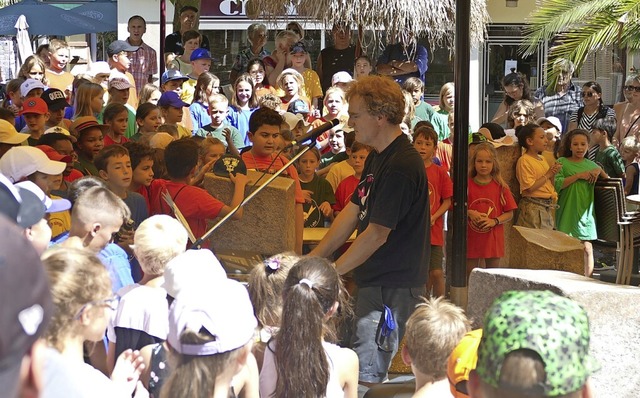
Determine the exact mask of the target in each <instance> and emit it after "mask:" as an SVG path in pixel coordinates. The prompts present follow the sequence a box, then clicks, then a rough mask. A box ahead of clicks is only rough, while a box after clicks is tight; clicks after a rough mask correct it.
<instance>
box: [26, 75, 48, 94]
mask: <svg viewBox="0 0 640 398" xmlns="http://www.w3.org/2000/svg"><path fill="white" fill-rule="evenodd" d="M36 88H41V89H42V90H43V91H44V90H46V89H47V88H46V87H45V86H44V84H42V82H41V81H40V80H36V79H27V80H25V81H24V82H23V83H22V84H21V85H20V96H22V97H26V96H27V94H29V92H30V91H31V90H35V89H36Z"/></svg>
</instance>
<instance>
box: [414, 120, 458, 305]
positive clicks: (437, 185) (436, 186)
mask: <svg viewBox="0 0 640 398" xmlns="http://www.w3.org/2000/svg"><path fill="white" fill-rule="evenodd" d="M413 146H414V148H416V150H417V151H418V153H419V154H420V157H421V158H422V161H423V162H424V168H425V170H426V171H427V184H428V185H429V210H430V211H431V258H430V259H429V278H428V279H427V294H429V293H430V292H431V289H432V288H433V296H435V297H439V296H444V294H445V286H444V273H443V267H442V260H443V259H444V252H443V246H444V232H443V231H444V218H443V216H444V213H446V212H447V210H448V209H449V206H451V197H452V196H453V182H452V181H451V178H450V177H449V175H448V174H447V172H446V170H445V169H444V168H443V167H442V166H438V165H437V164H435V163H433V157H434V155H435V153H436V148H437V146H438V134H437V133H436V131H435V130H434V129H432V128H429V127H419V128H417V129H416V131H415V133H413Z"/></svg>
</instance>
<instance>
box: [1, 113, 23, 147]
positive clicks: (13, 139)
mask: <svg viewBox="0 0 640 398" xmlns="http://www.w3.org/2000/svg"><path fill="white" fill-rule="evenodd" d="M28 138H29V134H21V133H18V131H17V130H16V128H15V127H13V124H11V123H9V122H7V121H6V120H4V119H0V143H2V144H10V145H18V144H22V143H23V142H25V141H26V140H27V139H28Z"/></svg>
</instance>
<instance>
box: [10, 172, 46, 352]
mask: <svg viewBox="0 0 640 398" xmlns="http://www.w3.org/2000/svg"><path fill="white" fill-rule="evenodd" d="M0 214H2V215H3V216H5V217H7V218H9V219H10V220H12V221H13V222H14V223H16V224H17V225H18V226H20V227H22V228H29V227H31V226H33V225H35V224H37V223H38V221H40V220H41V219H42V217H44V214H45V207H44V205H43V204H42V201H41V200H40V199H39V198H38V197H37V196H36V195H35V194H34V193H32V192H31V191H28V190H25V189H22V188H19V187H16V186H14V185H13V184H12V183H11V181H9V179H8V178H7V177H5V176H4V175H2V174H0ZM0 240H2V239H0ZM0 268H2V267H0ZM0 340H2V336H0Z"/></svg>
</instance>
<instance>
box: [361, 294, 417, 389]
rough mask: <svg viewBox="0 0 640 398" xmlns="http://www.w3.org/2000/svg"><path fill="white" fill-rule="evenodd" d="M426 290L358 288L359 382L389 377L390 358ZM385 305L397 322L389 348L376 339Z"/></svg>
mask: <svg viewBox="0 0 640 398" xmlns="http://www.w3.org/2000/svg"><path fill="white" fill-rule="evenodd" d="M425 293H426V292H425V287H419V288H418V287H416V288H389V287H380V286H375V287H365V288H359V289H358V293H357V295H356V306H355V326H354V332H353V333H354V334H353V336H352V339H351V347H352V348H353V350H354V351H355V352H356V354H358V360H359V361H360V375H359V380H360V381H363V382H367V383H381V382H383V381H384V380H386V378H387V372H388V371H389V366H390V365H391V360H392V359H393V356H394V355H395V354H396V352H397V351H398V345H399V344H400V341H401V340H402V337H403V336H404V329H405V323H406V322H407V319H409V316H410V315H411V314H412V313H413V310H414V309H415V307H416V305H417V304H418V303H420V297H421V296H424V295H425ZM383 305H386V306H387V307H389V308H390V309H391V312H392V313H393V317H394V319H395V322H396V329H395V330H393V332H392V333H391V335H390V336H389V337H388V338H387V339H388V343H389V347H378V343H377V342H376V332H377V330H378V323H379V322H380V317H381V315H382V311H383V308H384V307H383Z"/></svg>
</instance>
